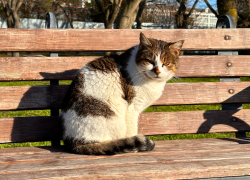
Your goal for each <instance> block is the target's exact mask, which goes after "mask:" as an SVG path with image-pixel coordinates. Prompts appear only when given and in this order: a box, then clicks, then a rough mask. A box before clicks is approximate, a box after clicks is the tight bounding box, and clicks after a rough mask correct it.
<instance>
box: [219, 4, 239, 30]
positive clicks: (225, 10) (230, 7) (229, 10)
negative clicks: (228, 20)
mask: <svg viewBox="0 0 250 180" xmlns="http://www.w3.org/2000/svg"><path fill="white" fill-rule="evenodd" d="M217 8H218V12H219V15H227V14H230V15H231V16H232V17H233V19H234V22H235V24H236V26H237V21H238V15H237V0H217Z"/></svg>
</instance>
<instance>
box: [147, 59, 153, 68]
mask: <svg viewBox="0 0 250 180" xmlns="http://www.w3.org/2000/svg"><path fill="white" fill-rule="evenodd" d="M146 61H147V62H149V63H150V64H152V65H153V66H155V62H154V61H151V60H150V59H146Z"/></svg>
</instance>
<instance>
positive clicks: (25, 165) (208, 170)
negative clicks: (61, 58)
mask: <svg viewBox="0 0 250 180" xmlns="http://www.w3.org/2000/svg"><path fill="white" fill-rule="evenodd" d="M242 141H244V142H246V143H245V144H242V143H241V142H242ZM18 149H19V150H20V152H22V151H24V150H22V148H16V149H9V152H8V153H6V149H0V179H40V178H44V179H46V178H49V179H51V178H53V179H58V178H61V179H62V178H63V179H83V178H84V179H145V178H149V179H157V178H158V179H159V178H164V179H193V178H199V179H200V178H213V177H225V176H242V175H250V174H249V172H250V163H249V162H250V161H249V160H250V155H249V153H248V152H249V149H250V141H249V139H247V138H246V139H236V138H232V139H202V140H199V139H198V140H175V141H159V142H156V147H155V149H154V150H153V151H152V152H144V153H143V152H141V153H128V154H121V155H115V156H86V155H77V154H71V153H65V151H64V150H63V149H62V148H53V147H40V148H34V147H32V148H24V149H25V150H26V152H28V153H25V154H20V153H18V152H19V151H18ZM37 149H38V150H37ZM107 172H108V173H107Z"/></svg>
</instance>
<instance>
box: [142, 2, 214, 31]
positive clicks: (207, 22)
mask: <svg viewBox="0 0 250 180" xmlns="http://www.w3.org/2000/svg"><path fill="white" fill-rule="evenodd" d="M177 11H178V7H176V6H168V5H166V4H148V6H147V8H146V9H145V10H144V12H143V21H144V22H150V23H157V24H162V25H164V27H165V28H171V29H174V28H176V20H175V14H176V12H177ZM189 11H190V9H189V8H187V13H188V12H189ZM216 22H217V17H216V16H215V15H214V14H213V13H212V12H211V11H210V10H209V9H208V8H206V9H195V10H194V11H193V13H192V14H191V16H190V18H189V22H188V24H189V25H188V28H190V29H193V28H194V29H197V28H198V29H204V28H215V27H216Z"/></svg>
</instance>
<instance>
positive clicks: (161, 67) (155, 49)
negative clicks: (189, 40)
mask: <svg viewBox="0 0 250 180" xmlns="http://www.w3.org/2000/svg"><path fill="white" fill-rule="evenodd" d="M183 43H184V40H180V41H178V42H175V43H171V42H165V41H161V40H156V39H151V38H146V36H145V35H144V34H143V33H141V34H140V46H139V51H138V54H137V57H136V63H137V65H138V66H139V67H141V68H140V70H141V71H143V70H144V69H145V71H146V70H148V71H151V72H153V73H154V74H149V73H146V75H148V76H149V77H151V78H152V77H157V78H159V77H160V76H161V75H160V74H161V73H163V72H164V71H170V72H172V73H175V72H176V70H177V69H178V65H179V52H180V50H181V48H182V45H183Z"/></svg>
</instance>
